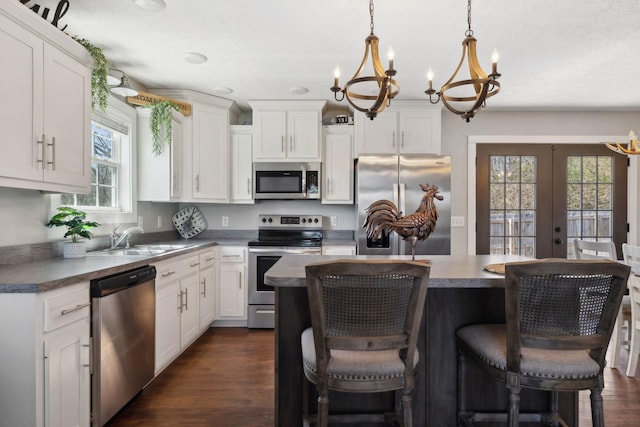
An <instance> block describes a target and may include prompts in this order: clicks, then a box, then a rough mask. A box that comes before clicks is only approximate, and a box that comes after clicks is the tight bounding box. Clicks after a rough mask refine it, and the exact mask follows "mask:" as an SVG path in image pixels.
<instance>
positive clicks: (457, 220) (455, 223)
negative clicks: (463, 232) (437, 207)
mask: <svg viewBox="0 0 640 427" xmlns="http://www.w3.org/2000/svg"><path fill="white" fill-rule="evenodd" d="M451 227H464V217H463V216H452V217H451Z"/></svg>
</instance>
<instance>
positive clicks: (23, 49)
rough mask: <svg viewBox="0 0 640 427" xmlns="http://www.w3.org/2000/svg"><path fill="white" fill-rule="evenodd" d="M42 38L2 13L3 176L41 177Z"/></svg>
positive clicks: (0, 160)
mask: <svg viewBox="0 0 640 427" xmlns="http://www.w3.org/2000/svg"><path fill="white" fill-rule="evenodd" d="M42 50H43V44H42V41H41V40H40V39H39V38H38V37H36V36H35V35H33V34H32V33H30V32H29V31H27V30H25V29H24V28H22V27H20V26H18V25H16V24H15V23H13V22H12V21H10V20H9V19H7V18H6V17H4V16H0V52H2V55H3V57H4V58H5V61H7V63H5V66H3V67H0V94H2V98H3V101H2V102H0V176H3V177H11V178H19V179H26V180H31V181H42V167H43V165H42V163H39V162H38V160H42V155H43V149H44V147H43V146H42V145H41V144H38V143H37V141H41V140H42V113H43V112H42V108H40V107H36V106H42Z"/></svg>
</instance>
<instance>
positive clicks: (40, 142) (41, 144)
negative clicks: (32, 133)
mask: <svg viewBox="0 0 640 427" xmlns="http://www.w3.org/2000/svg"><path fill="white" fill-rule="evenodd" d="M36 144H40V157H41V158H40V159H39V160H38V161H37V162H38V163H42V169H45V167H46V166H45V159H44V133H43V134H42V139H41V140H40V141H36Z"/></svg>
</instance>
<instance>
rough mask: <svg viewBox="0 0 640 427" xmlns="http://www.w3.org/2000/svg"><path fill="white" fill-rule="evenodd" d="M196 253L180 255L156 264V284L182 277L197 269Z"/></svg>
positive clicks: (198, 262) (198, 265) (198, 263)
mask: <svg viewBox="0 0 640 427" xmlns="http://www.w3.org/2000/svg"><path fill="white" fill-rule="evenodd" d="M199 267H200V261H199V260H198V255H191V256H186V257H180V258H178V259H175V260H169V261H166V262H161V263H157V264H156V285H158V284H161V283H164V282H166V281H172V280H175V279H178V278H180V277H183V276H185V275H187V274H189V273H191V272H192V271H198V269H199Z"/></svg>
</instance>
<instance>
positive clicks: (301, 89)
mask: <svg viewBox="0 0 640 427" xmlns="http://www.w3.org/2000/svg"><path fill="white" fill-rule="evenodd" d="M289 92H291V93H292V94H294V95H304V94H305V93H307V92H309V89H307V88H306V87H302V86H294V87H292V88H291V89H289Z"/></svg>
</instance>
